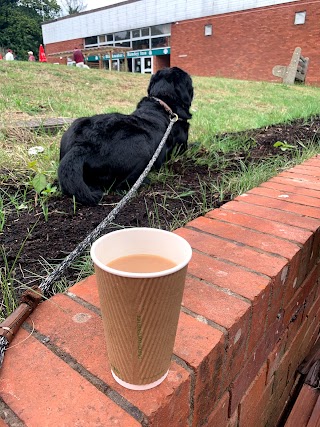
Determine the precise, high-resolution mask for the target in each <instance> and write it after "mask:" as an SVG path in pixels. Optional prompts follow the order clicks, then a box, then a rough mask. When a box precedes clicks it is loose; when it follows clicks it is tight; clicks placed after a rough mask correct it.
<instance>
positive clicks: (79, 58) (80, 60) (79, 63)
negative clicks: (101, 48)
mask: <svg viewBox="0 0 320 427" xmlns="http://www.w3.org/2000/svg"><path fill="white" fill-rule="evenodd" d="M72 59H73V60H74V61H75V63H76V67H79V68H89V67H88V65H86V64H85V63H84V56H83V53H82V52H81V50H80V49H79V48H77V47H75V48H74V50H73V56H72Z"/></svg>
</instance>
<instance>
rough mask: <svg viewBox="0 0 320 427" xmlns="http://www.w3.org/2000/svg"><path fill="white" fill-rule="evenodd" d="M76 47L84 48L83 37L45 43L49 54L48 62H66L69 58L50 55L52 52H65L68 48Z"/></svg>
mask: <svg viewBox="0 0 320 427" xmlns="http://www.w3.org/2000/svg"><path fill="white" fill-rule="evenodd" d="M75 47H79V48H80V49H82V48H83V39H74V40H66V41H63V42H57V43H50V44H46V45H45V51H46V55H47V60H48V62H51V63H54V62H59V64H66V63H67V58H62V59H61V58H59V57H52V56H49V54H50V53H57V52H65V51H68V50H73V49H74V48H75Z"/></svg>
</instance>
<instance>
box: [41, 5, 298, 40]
mask: <svg viewBox="0 0 320 427" xmlns="http://www.w3.org/2000/svg"><path fill="white" fill-rule="evenodd" d="M292 1H299V0H282V1H279V0H171V1H170V0H156V1H155V0H138V1H134V2H132V3H128V4H121V3H120V4H116V5H114V6H112V7H108V8H105V9H99V10H97V11H96V12H95V11H94V10H93V11H90V12H86V13H82V14H79V15H77V16H74V17H70V18H62V19H58V20H56V21H51V22H48V23H44V24H43V26H42V33H43V41H44V43H45V44H49V43H55V42H60V41H64V40H72V39H77V38H84V37H89V36H96V35H100V34H107V33H114V32H116V31H123V30H130V29H134V28H141V27H148V26H152V25H159V24H166V23H170V22H177V21H184V20H187V19H194V18H200V17H202V16H210V15H219V14H223V13H228V12H237V11H243V10H248V9H252V8H259V7H264V6H272V5H277V4H284V3H289V2H292Z"/></svg>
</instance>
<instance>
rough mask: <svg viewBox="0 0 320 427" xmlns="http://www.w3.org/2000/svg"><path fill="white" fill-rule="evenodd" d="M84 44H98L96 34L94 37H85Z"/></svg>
mask: <svg viewBox="0 0 320 427" xmlns="http://www.w3.org/2000/svg"><path fill="white" fill-rule="evenodd" d="M84 44H85V45H86V46H88V45H90V44H98V36H94V37H86V38H85V39H84Z"/></svg>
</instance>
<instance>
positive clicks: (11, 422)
mask: <svg viewBox="0 0 320 427" xmlns="http://www.w3.org/2000/svg"><path fill="white" fill-rule="evenodd" d="M6 412H7V414H6ZM0 413H1V416H0V420H3V421H5V422H6V423H7V424H8V426H9V427H26V424H25V423H24V422H23V421H22V420H21V419H20V418H19V417H18V415H17V414H16V413H15V412H14V411H13V410H12V409H11V408H10V406H9V405H7V404H6V402H5V401H4V400H3V398H2V397H0ZM3 415H4V418H3Z"/></svg>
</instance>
